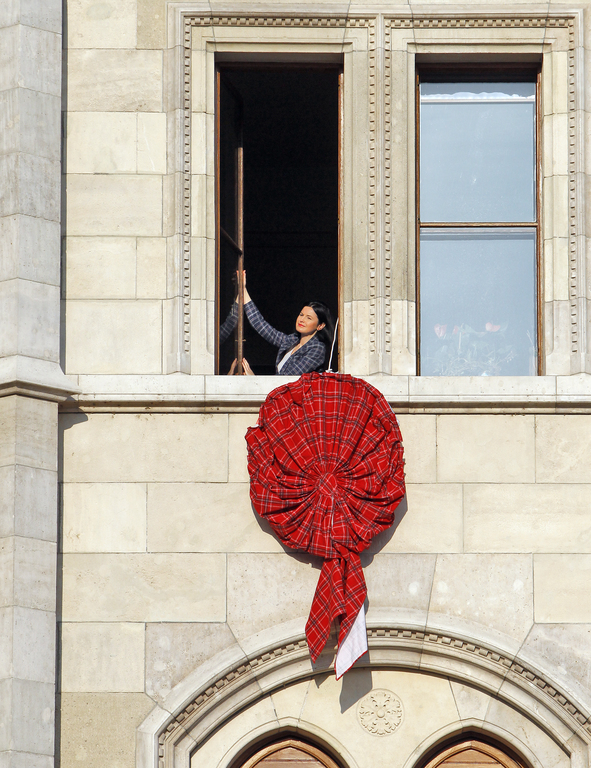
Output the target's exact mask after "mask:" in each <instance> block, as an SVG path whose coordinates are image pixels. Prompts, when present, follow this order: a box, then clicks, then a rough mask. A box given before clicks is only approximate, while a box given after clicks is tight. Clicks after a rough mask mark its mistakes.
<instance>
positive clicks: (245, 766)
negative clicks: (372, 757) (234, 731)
mask: <svg viewBox="0 0 591 768" xmlns="http://www.w3.org/2000/svg"><path fill="white" fill-rule="evenodd" d="M287 747H293V748H294V749H299V750H300V751H301V752H304V753H305V754H307V755H310V756H311V757H314V758H315V759H316V760H318V762H319V763H321V765H323V766H324V768H341V766H340V765H339V764H338V763H336V762H335V761H334V760H333V759H332V758H331V757H329V756H328V755H327V754H326V753H325V752H323V751H322V750H320V749H319V748H318V747H315V746H313V745H312V744H308V743H307V742H305V741H301V740H300V739H295V738H293V737H288V738H285V739H281V740H280V741H274V742H273V743H272V744H267V746H265V747H262V748H261V749H260V750H258V751H257V752H256V754H254V755H253V756H252V757H250V758H249V759H248V760H246V762H244V763H236V764H235V765H234V768H256V766H257V765H258V764H259V763H260V762H261V760H264V759H265V758H266V757H269V755H272V754H274V753H275V752H279V751H280V750H281V749H286V748H287ZM507 768H509V767H508V766H507Z"/></svg>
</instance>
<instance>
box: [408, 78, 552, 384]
mask: <svg viewBox="0 0 591 768" xmlns="http://www.w3.org/2000/svg"><path fill="white" fill-rule="evenodd" d="M417 79H418V103H419V110H418V174H417V178H418V212H419V220H418V277H419V281H418V284H419V313H418V318H419V319H418V336H419V340H420V341H419V359H420V373H421V374H422V375H426V376H506V375H510V376H526V375H535V374H537V373H538V372H539V355H538V338H539V328H538V314H539V313H538V301H539V298H538V263H539V254H538V251H539V239H540V238H539V207H540V206H539V193H538V185H539V179H538V169H537V166H538V163H537V156H538V151H537V145H538V117H537V114H538V110H537V104H538V97H537V93H538V74H537V72H532V71H530V72H526V71H520V72H516V71H515V70H510V69H504V68H501V69H498V70H494V71H492V72H491V71H490V70H489V71H485V70H479V69H471V70H469V71H468V70H464V71H458V70H456V71H445V70H444V71H442V70H441V68H440V69H438V70H437V71H434V70H427V69H425V70H421V71H420V73H419V77H418V78H417Z"/></svg>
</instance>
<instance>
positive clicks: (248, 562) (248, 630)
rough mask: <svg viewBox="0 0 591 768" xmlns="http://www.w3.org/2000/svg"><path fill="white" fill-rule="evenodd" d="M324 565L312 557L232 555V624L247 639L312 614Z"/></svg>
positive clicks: (297, 554) (239, 634)
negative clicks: (315, 593)
mask: <svg viewBox="0 0 591 768" xmlns="http://www.w3.org/2000/svg"><path fill="white" fill-rule="evenodd" d="M321 566H322V561H321V559H320V558H312V557H309V556H308V555H305V554H301V553H295V552H288V553H283V552H282V553H281V554H230V555H228V582H227V584H228V624H229V626H230V629H231V630H232V632H233V633H234V635H235V637H236V638H237V639H244V638H247V637H250V635H254V634H255V633H256V632H260V631H261V630H263V629H267V628H269V627H272V626H275V625H277V624H281V623H282V622H284V621H290V620H292V619H295V618H298V617H302V616H307V615H308V614H309V612H310V606H311V604H312V598H313V597H314V592H315V590H316V583H317V581H318V576H319V575H320V568H321Z"/></svg>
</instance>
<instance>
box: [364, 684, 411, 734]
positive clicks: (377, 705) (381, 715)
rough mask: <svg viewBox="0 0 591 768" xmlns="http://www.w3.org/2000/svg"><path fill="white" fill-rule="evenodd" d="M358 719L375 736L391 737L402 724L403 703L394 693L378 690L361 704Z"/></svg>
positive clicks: (383, 689) (366, 697)
mask: <svg viewBox="0 0 591 768" xmlns="http://www.w3.org/2000/svg"><path fill="white" fill-rule="evenodd" d="M357 717H358V719H359V722H360V724H361V727H362V728H365V730H366V731H369V733H372V734H373V735H374V736H390V735H391V734H392V733H394V731H395V730H396V729H397V728H398V726H399V725H400V723H401V722H402V718H403V711H402V702H401V701H400V699H399V698H398V696H396V694H395V693H392V691H387V690H386V689H385V688H376V689H375V690H373V691H370V693H368V694H367V696H364V697H363V698H362V699H361V701H360V702H359V704H358V706H357Z"/></svg>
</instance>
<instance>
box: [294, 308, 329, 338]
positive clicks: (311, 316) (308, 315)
mask: <svg viewBox="0 0 591 768" xmlns="http://www.w3.org/2000/svg"><path fill="white" fill-rule="evenodd" d="M322 328H324V323H319V322H318V315H317V314H316V312H314V310H313V309H312V307H304V308H303V309H302V311H301V312H300V314H299V315H298V319H297V320H296V331H297V332H298V333H300V334H301V335H302V336H309V335H310V334H311V333H314V331H319V330H321V329H322Z"/></svg>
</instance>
